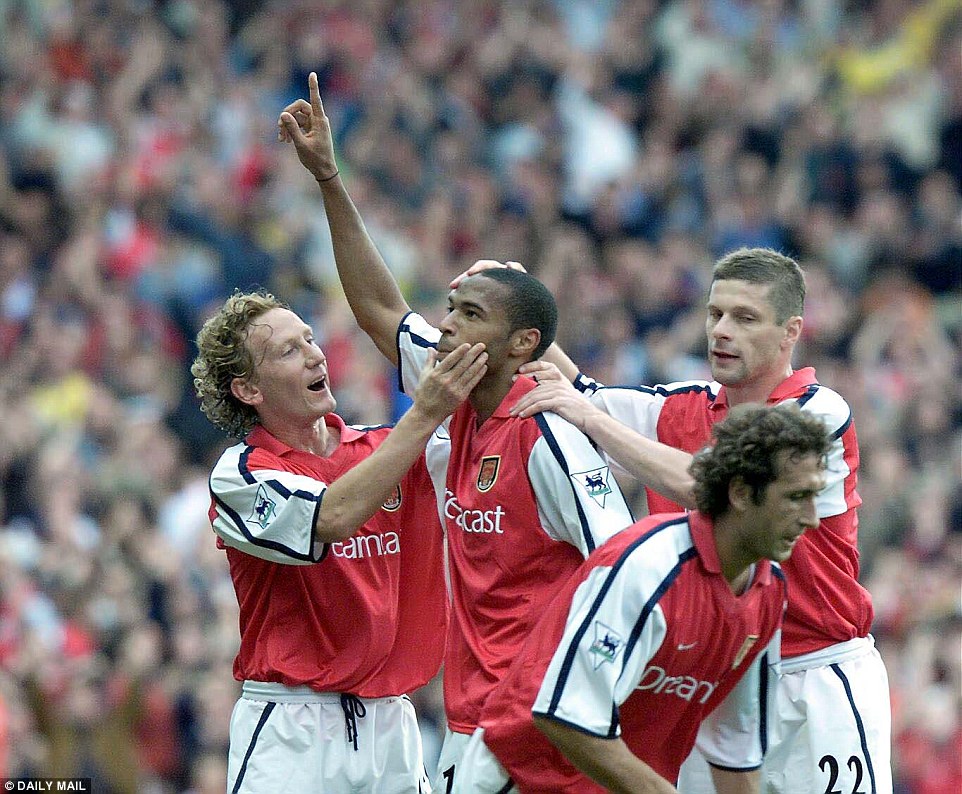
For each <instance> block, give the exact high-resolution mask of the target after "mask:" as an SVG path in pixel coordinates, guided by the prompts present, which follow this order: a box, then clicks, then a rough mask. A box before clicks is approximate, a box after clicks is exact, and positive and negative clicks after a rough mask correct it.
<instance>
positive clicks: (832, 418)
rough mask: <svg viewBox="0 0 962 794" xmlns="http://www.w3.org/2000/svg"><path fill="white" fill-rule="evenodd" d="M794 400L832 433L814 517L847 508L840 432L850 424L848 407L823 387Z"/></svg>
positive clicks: (843, 457) (827, 516)
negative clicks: (816, 513)
mask: <svg viewBox="0 0 962 794" xmlns="http://www.w3.org/2000/svg"><path fill="white" fill-rule="evenodd" d="M798 403H799V405H800V406H801V407H802V410H803V411H806V412H808V413H811V414H814V415H815V416H818V417H819V418H820V419H821V420H822V421H823V422H824V423H825V426H826V427H827V428H828V431H829V433H831V434H832V448H831V449H830V450H829V453H828V464H827V466H826V468H825V487H824V488H823V489H822V490H821V491H819V493H818V497H817V498H816V500H815V506H816V509H817V510H818V517H819V518H829V517H830V516H837V515H840V514H842V513H844V512H845V511H846V510H847V509H848V506H847V505H846V503H845V480H846V478H847V477H848V476H849V475H850V474H851V473H852V471H851V469H850V468H849V466H848V463H846V462H845V446H844V444H843V442H842V435H843V434H844V433H845V431H846V430H848V428H849V426H850V425H851V424H852V410H851V408H849V407H848V403H846V402H845V400H844V399H843V398H842V396H841V395H840V394H838V392H834V391H832V390H831V389H829V388H826V387H825V386H818V387H817V389H816V390H815V392H814V394H813V395H812V396H811V397H809V398H808V399H805V398H802V399H800V400H799V401H798Z"/></svg>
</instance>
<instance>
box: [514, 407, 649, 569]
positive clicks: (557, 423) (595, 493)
mask: <svg viewBox="0 0 962 794" xmlns="http://www.w3.org/2000/svg"><path fill="white" fill-rule="evenodd" d="M535 421H537V423H538V426H539V427H540V429H541V438H539V439H538V440H537V442H536V443H535V445H534V447H533V448H532V449H531V455H530V457H529V458H528V477H529V479H530V481H531V487H532V488H533V490H534V495H535V501H536V502H537V504H538V517H539V518H540V519H541V525H542V527H544V530H545V532H547V533H548V535H549V536H550V537H552V538H554V539H555V540H563V541H566V542H567V543H570V544H571V545H572V546H574V547H575V548H577V549H578V550H579V551H580V552H581V553H582V555H584V556H585V557H587V556H588V555H589V554H590V553H591V552H592V551H593V550H594V549H595V548H596V547H597V546H600V545H601V544H602V543H604V542H605V541H606V540H607V539H608V538H610V537H611V536H612V535H614V534H615V533H616V532H619V531H620V530H622V529H624V528H625V527H627V526H628V525H629V524H631V523H633V521H634V519H633V518H632V515H631V510H630V509H629V508H628V504H627V502H626V501H625V497H624V495H623V494H622V493H621V489H620V488H619V487H618V483H617V482H615V478H614V477H613V476H612V474H611V471H610V469H609V468H608V466H607V465H605V462H604V460H602V458H601V456H600V455H599V454H598V452H597V451H596V450H595V448H594V447H593V446H592V445H591V442H590V441H589V440H588V437H587V436H585V435H584V433H582V432H581V431H580V430H578V429H577V428H576V427H575V426H574V425H572V424H570V423H569V422H566V421H565V420H564V419H562V418H561V417H560V416H558V415H557V414H553V413H543V414H537V415H536V416H535Z"/></svg>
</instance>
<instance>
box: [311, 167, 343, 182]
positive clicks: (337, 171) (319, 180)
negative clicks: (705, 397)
mask: <svg viewBox="0 0 962 794" xmlns="http://www.w3.org/2000/svg"><path fill="white" fill-rule="evenodd" d="M339 173H341V170H340V169H339V168H336V169H335V170H334V173H333V174H331V175H330V176H326V177H324V178H323V179H317V177H314V179H316V180H317V182H318V184H320V183H321V182H330V181H331V180H332V179H333V178H334V177H336V176H337V175H338V174H339Z"/></svg>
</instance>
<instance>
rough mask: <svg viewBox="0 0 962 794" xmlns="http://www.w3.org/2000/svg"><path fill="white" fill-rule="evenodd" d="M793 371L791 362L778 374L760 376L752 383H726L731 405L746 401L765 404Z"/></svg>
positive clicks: (741, 403) (742, 403)
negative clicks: (765, 376) (766, 376)
mask: <svg viewBox="0 0 962 794" xmlns="http://www.w3.org/2000/svg"><path fill="white" fill-rule="evenodd" d="M793 372H794V370H793V369H792V366H791V364H788V365H787V366H786V367H785V368H784V369H782V370H780V371H779V372H778V374H776V375H772V376H771V377H768V378H760V379H759V380H756V381H752V382H750V383H742V384H734V385H731V386H729V385H726V386H725V391H726V392H727V394H728V405H729V407H733V406H736V405H744V404H745V403H760V404H765V403H766V402H768V398H769V397H770V396H771V394H772V392H773V391H775V389H776V388H778V386H779V385H780V384H782V383H784V382H785V381H786V380H788V378H790V377H791V375H792V374H793Z"/></svg>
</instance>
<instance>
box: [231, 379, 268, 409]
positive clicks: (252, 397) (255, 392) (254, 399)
mask: <svg viewBox="0 0 962 794" xmlns="http://www.w3.org/2000/svg"><path fill="white" fill-rule="evenodd" d="M230 393H231V394H233V395H234V396H235V397H236V398H237V399H238V400H240V401H241V402H242V403H244V404H245V405H258V404H260V403H261V402H263V400H264V396H263V395H262V394H261V390H260V389H258V388H257V386H256V385H255V384H253V383H251V381H250V380H249V379H248V378H234V379H233V380H232V381H231V382H230Z"/></svg>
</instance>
